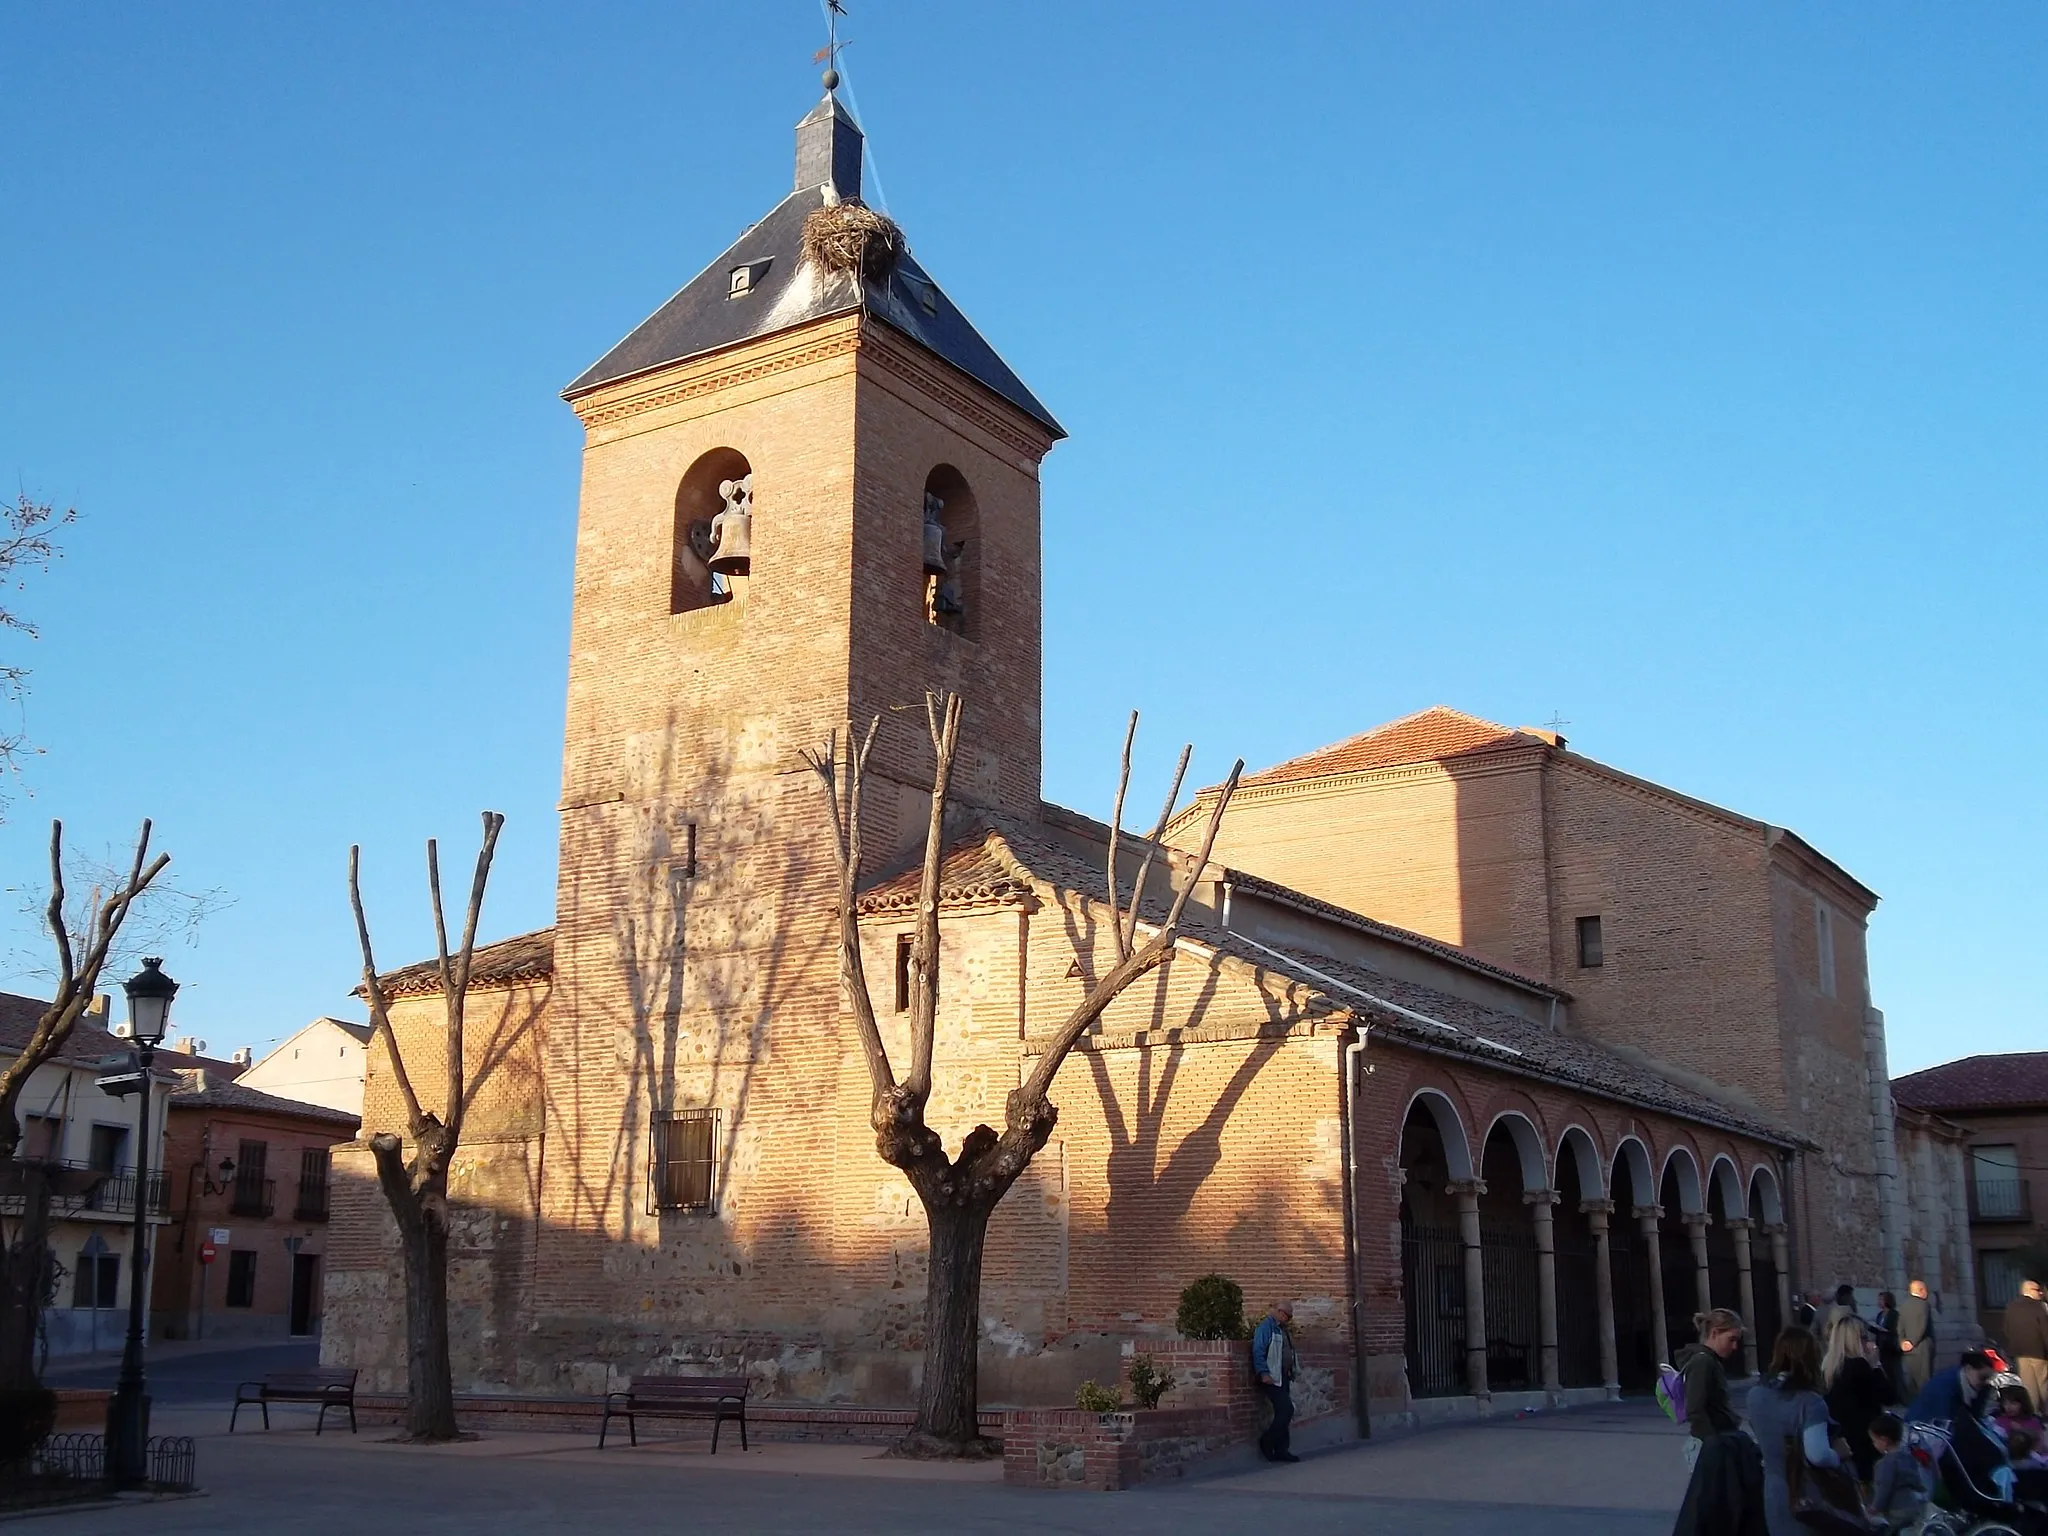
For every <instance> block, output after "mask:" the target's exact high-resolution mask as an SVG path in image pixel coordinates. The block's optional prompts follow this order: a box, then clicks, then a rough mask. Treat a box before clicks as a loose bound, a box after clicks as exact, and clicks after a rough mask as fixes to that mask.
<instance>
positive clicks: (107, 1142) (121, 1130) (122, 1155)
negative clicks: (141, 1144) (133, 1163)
mask: <svg viewBox="0 0 2048 1536" xmlns="http://www.w3.org/2000/svg"><path fill="white" fill-rule="evenodd" d="M86 1161H87V1162H88V1163H90V1164H91V1165H92V1169H93V1171H94V1172H95V1173H119V1172H120V1171H121V1170H122V1169H123V1168H125V1167H127V1166H128V1127H127V1126H125V1125H96V1126H94V1127H93V1128H92V1143H91V1145H90V1147H89V1148H88V1149H87V1152H86Z"/></svg>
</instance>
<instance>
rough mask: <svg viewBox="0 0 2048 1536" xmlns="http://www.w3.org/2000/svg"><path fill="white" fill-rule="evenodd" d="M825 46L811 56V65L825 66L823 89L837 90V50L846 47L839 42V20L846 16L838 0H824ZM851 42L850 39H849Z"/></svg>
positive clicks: (843, 7)
mask: <svg viewBox="0 0 2048 1536" xmlns="http://www.w3.org/2000/svg"><path fill="white" fill-rule="evenodd" d="M824 6H825V46H824V47H822V48H820V49H819V50H818V51H817V52H816V53H814V54H812V55H811V62H812V63H813V64H823V65H824V66H825V89H826V90H828V91H836V90H838V89H839V50H840V49H842V48H844V47H845V46H846V44H845V43H842V42H841V41H839V18H840V17H842V16H844V15H845V14H846V7H845V6H844V5H842V4H840V0H824ZM849 41H851V39H849Z"/></svg>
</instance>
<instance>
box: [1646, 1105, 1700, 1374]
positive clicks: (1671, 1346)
mask: <svg viewBox="0 0 2048 1536" xmlns="http://www.w3.org/2000/svg"><path fill="white" fill-rule="evenodd" d="M1704 1194H1705V1190H1704V1188H1703V1184H1702V1180H1701V1178H1700V1165H1699V1160H1698V1159H1697V1158H1696V1157H1694V1156H1693V1152H1692V1148H1690V1147H1688V1146H1686V1145H1685V1144H1684V1143H1683V1142H1680V1143H1679V1144H1677V1145H1675V1146H1673V1147H1672V1148H1671V1149H1670V1150H1669V1151H1668V1152H1666V1153H1665V1154H1664V1171H1663V1174H1662V1175H1661V1176H1660V1178H1659V1180H1658V1186H1657V1205H1658V1211H1659V1234H1658V1235H1659V1242H1658V1256H1659V1258H1660V1259H1661V1261H1662V1265H1661V1270H1662V1277H1663V1282H1664V1335H1663V1345H1664V1356H1663V1357H1664V1359H1666V1360H1670V1359H1674V1358H1676V1356H1677V1354H1678V1352H1679V1350H1681V1349H1682V1348H1684V1347H1685V1346H1686V1345H1687V1344H1690V1343H1692V1342H1693V1323H1692V1319H1693V1314H1694V1313H1695V1312H1704V1311H1706V1309H1707V1308H1708V1307H1710V1306H1712V1305H1713V1301H1712V1300H1711V1299H1710V1295H1709V1290H1708V1284H1707V1209H1706V1202H1705V1200H1704V1198H1703V1197H1704Z"/></svg>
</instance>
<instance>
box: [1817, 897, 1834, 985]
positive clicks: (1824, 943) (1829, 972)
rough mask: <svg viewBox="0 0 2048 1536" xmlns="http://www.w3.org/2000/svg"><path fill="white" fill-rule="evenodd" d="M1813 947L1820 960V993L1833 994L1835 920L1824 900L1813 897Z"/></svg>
mask: <svg viewBox="0 0 2048 1536" xmlns="http://www.w3.org/2000/svg"><path fill="white" fill-rule="evenodd" d="M1813 947H1814V951H1815V953H1816V955H1817V956H1818V957H1819V960H1820V995H1821V996H1822V997H1833V996H1834V995H1835V920H1834V914H1833V913H1832V912H1830V911H1829V910H1828V905H1827V903H1826V902H1824V901H1822V900H1821V899H1820V898H1819V897H1818V896H1816V897H1814V898H1813Z"/></svg>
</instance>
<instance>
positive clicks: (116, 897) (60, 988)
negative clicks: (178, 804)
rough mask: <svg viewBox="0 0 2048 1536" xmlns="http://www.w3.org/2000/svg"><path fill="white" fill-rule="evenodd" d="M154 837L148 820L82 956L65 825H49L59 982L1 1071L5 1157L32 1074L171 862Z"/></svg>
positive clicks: (0, 1139)
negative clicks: (69, 900)
mask: <svg viewBox="0 0 2048 1536" xmlns="http://www.w3.org/2000/svg"><path fill="white" fill-rule="evenodd" d="M149 838H150V823H149V822H148V821H147V820H145V821H144V822H143V823H142V830H141V832H139V833H138V834H137V835H136V839H135V856H134V858H133V859H131V860H130V861H129V865H128V875H127V878H126V879H125V880H124V881H123V882H122V884H121V885H120V886H119V887H118V888H116V890H115V891H114V893H113V895H112V896H110V897H108V898H107V899H106V900H105V901H104V902H102V903H100V905H99V906H98V908H97V909H96V910H95V911H94V912H93V913H92V915H91V916H90V918H89V919H88V920H87V923H86V927H85V936H84V937H85V950H84V954H83V955H80V954H79V953H78V946H77V944H76V942H75V941H74V940H73V938H72V935H71V930H70V928H69V927H68V926H67V925H66V923H65V920H64V824H63V823H62V822H58V821H53V822H51V823H50V904H49V906H48V908H47V909H46V911H45V914H44V915H45V918H46V920H47V921H48V923H49V927H50V937H51V940H52V942H54V943H55V944H56V946H57V963H58V971H59V976H58V984H57V990H56V993H55V995H54V996H53V997H52V998H51V999H50V1004H49V1006H48V1007H47V1008H45V1009H44V1010H43V1012H42V1015H41V1016H40V1017H39V1018H38V1019H37V1020H36V1027H35V1028H34V1030H32V1031H31V1032H30V1034H29V1038H28V1043H27V1044H26V1045H24V1046H23V1047H22V1049H21V1051H20V1054H18V1055H17V1056H15V1058H14V1059H13V1060H12V1061H10V1062H9V1063H8V1064H7V1069H6V1071H4V1072H0V1159H6V1158H12V1157H13V1156H14V1152H15V1149H16V1148H17V1147H19V1146H20V1144H21V1121H20V1119H19V1117H18V1116H17V1115H16V1113H15V1106H16V1105H17V1104H18V1103H19V1102H20V1100H21V1095H22V1092H23V1090H24V1089H26V1088H27V1086H28V1080H29V1078H30V1076H32V1075H33V1074H34V1072H35V1071H36V1069H37V1068H39V1067H41V1066H42V1065H43V1064H44V1063H45V1062H47V1061H49V1060H50V1059H51V1058H52V1057H54V1056H55V1055H56V1054H57V1052H58V1051H59V1050H61V1049H62V1048H63V1046H64V1042H65V1041H66V1040H68V1039H70V1038H71V1032H72V1030H73V1029H74V1028H75V1027H76V1026H77V1024H78V1020H79V1018H80V1016H81V1015H83V1014H84V1012H85V1010H86V1006H87V1005H88V1004H89V1003H91V1001H92V999H93V996H94V994H95V993H96V992H97V991H98V989H99V982H100V972H101V970H102V968H103V967H104V966H105V965H106V963H107V951H108V950H109V949H110V948H111V947H112V945H113V942H114V940H115V939H116V938H117V937H118V936H119V935H120V932H121V924H122V923H123V922H125V921H126V920H127V917H128V913H129V911H130V909H131V908H132V907H133V906H134V904H135V901H136V898H137V897H139V896H141V895H142V893H143V892H144V891H146V890H148V889H149V886H150V883H151V882H152V881H154V880H155V879H156V877H157V876H158V875H160V874H162V873H163V870H164V867H165V866H166V865H168V864H169V863H170V862H171V860H170V855H169V854H163V853H160V854H158V855H157V856H156V857H155V858H154V859H150V858H149ZM145 861H147V862H146V863H145Z"/></svg>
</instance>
